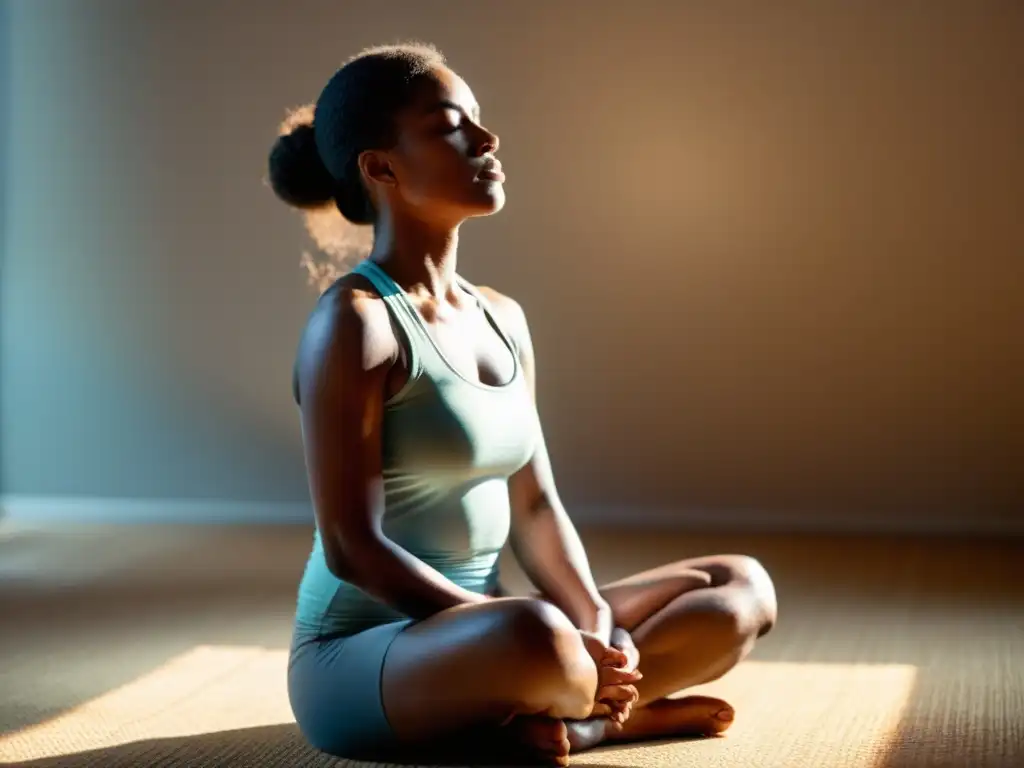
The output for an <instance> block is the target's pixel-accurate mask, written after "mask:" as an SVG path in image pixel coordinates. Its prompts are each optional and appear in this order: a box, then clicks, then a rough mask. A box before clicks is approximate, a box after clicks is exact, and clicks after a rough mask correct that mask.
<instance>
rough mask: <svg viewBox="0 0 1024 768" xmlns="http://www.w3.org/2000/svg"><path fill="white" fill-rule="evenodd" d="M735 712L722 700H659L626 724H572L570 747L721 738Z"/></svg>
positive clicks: (599, 719)
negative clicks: (694, 738)
mask: <svg viewBox="0 0 1024 768" xmlns="http://www.w3.org/2000/svg"><path fill="white" fill-rule="evenodd" d="M734 714H735V712H734V710H733V708H732V707H731V706H729V705H728V704H727V703H726V702H724V701H722V700H721V699H715V698H712V697H710V696H686V697H685V698H682V699H659V700H658V701H652V702H651V703H650V704H648V705H647V706H645V707H641V708H639V709H634V710H633V712H632V714H631V715H630V717H629V719H628V720H626V722H625V724H623V725H620V724H619V723H617V722H615V721H613V720H611V719H609V718H607V717H595V718H591V719H590V720H574V721H568V722H567V723H566V725H567V726H568V730H569V747H570V749H571V750H572V751H573V752H582V751H583V750H586V749H591V748H592V747H596V746H597V745H598V744H600V743H602V742H604V741H641V740H645V739H663V738H673V737H675V738H686V737H689V738H693V737H702V736H703V737H708V736H717V735H718V734H720V733H722V732H724V731H726V730H728V728H729V726H731V725H732V721H733V717H734Z"/></svg>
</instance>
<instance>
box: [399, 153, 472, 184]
mask: <svg viewBox="0 0 1024 768" xmlns="http://www.w3.org/2000/svg"><path fill="white" fill-rule="evenodd" d="M456 145H457V142H455V141H451V142H449V141H445V140H444V139H435V140H433V141H430V142H424V143H422V144H419V145H417V146H415V147H410V148H409V151H407V152H405V153H403V157H402V171H403V173H402V175H401V176H400V177H399V178H400V179H401V180H402V181H403V187H404V188H405V191H406V197H408V198H410V199H412V198H416V199H421V198H425V199H429V198H434V197H451V195H452V194H453V193H456V194H457V191H458V190H459V189H460V188H464V187H465V186H466V185H467V184H470V183H471V182H472V180H473V171H472V168H471V163H470V161H469V158H468V152H467V150H466V148H465V147H459V146H456Z"/></svg>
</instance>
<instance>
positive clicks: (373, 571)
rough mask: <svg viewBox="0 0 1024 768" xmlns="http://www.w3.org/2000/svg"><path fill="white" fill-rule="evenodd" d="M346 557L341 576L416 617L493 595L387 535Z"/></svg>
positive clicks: (388, 604) (431, 614)
mask: <svg viewBox="0 0 1024 768" xmlns="http://www.w3.org/2000/svg"><path fill="white" fill-rule="evenodd" d="M351 549H352V550H355V549H358V554H354V553H353V554H351V555H349V556H347V557H345V558H344V560H345V565H344V566H343V567H341V568H339V569H338V570H339V571H340V573H339V577H340V578H343V579H344V580H345V581H348V582H349V583H351V584H353V585H355V586H357V587H359V588H360V589H361V590H363V591H364V592H366V593H367V594H368V595H370V596H371V597H373V598H375V599H377V600H379V601H380V602H382V603H384V604H385V605H387V606H389V607H391V608H393V609H394V610H396V611H399V612H400V613H402V614H405V615H406V616H408V617H410V618H412V619H425V618H428V617H430V616H433V615H434V614H436V613H440V612H441V611H444V610H447V609H448V608H454V607H455V606H458V605H464V604H469V603H480V602H484V601H486V600H490V599H491V598H490V597H489V596H487V595H483V594H480V593H477V592H471V591H470V590H468V589H464V588H462V587H460V586H458V585H457V584H455V583H454V582H453V581H452V580H451V579H449V578H447V577H446V576H445V575H444V574H442V573H441V572H440V571H438V570H437V569H435V568H432V567H431V566H429V565H427V564H426V563H424V562H423V561H422V560H420V559H419V558H417V557H416V556H415V555H413V554H411V553H410V552H408V551H407V550H405V549H403V548H402V547H400V546H398V545H397V544H395V543H394V542H392V541H390V540H388V539H386V538H378V537H375V538H373V539H372V540H369V541H367V542H363V543H361V544H360V545H359V547H358V548H356V547H352V548H351Z"/></svg>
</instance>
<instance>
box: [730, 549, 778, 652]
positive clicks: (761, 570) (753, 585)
mask: <svg viewBox="0 0 1024 768" xmlns="http://www.w3.org/2000/svg"><path fill="white" fill-rule="evenodd" d="M735 566H736V570H737V578H738V581H739V582H740V583H741V584H743V587H744V590H745V592H746V593H747V595H746V600H745V601H744V602H745V603H746V605H745V606H743V610H744V613H745V614H746V624H747V631H748V632H753V633H754V634H755V636H756V637H762V636H763V635H766V634H768V633H769V632H770V631H771V630H772V628H773V627H774V626H775V622H776V621H777V620H778V616H779V604H778V599H777V598H776V596H775V583H774V582H773V581H772V577H771V575H770V574H769V573H768V570H767V569H766V568H765V567H764V565H762V564H761V562H760V561H759V560H757V559H756V558H753V557H750V556H749V555H738V556H737V557H736V558H735Z"/></svg>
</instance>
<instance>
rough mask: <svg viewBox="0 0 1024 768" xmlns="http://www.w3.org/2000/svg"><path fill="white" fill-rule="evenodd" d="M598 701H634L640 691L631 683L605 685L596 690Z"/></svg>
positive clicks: (638, 696)
mask: <svg viewBox="0 0 1024 768" xmlns="http://www.w3.org/2000/svg"><path fill="white" fill-rule="evenodd" d="M596 698H597V700H598V701H606V702H612V701H636V700H637V699H638V698H640V693H639V691H637V689H636V686H633V685H605V686H602V687H601V688H599V689H598V690H597V696H596Z"/></svg>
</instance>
